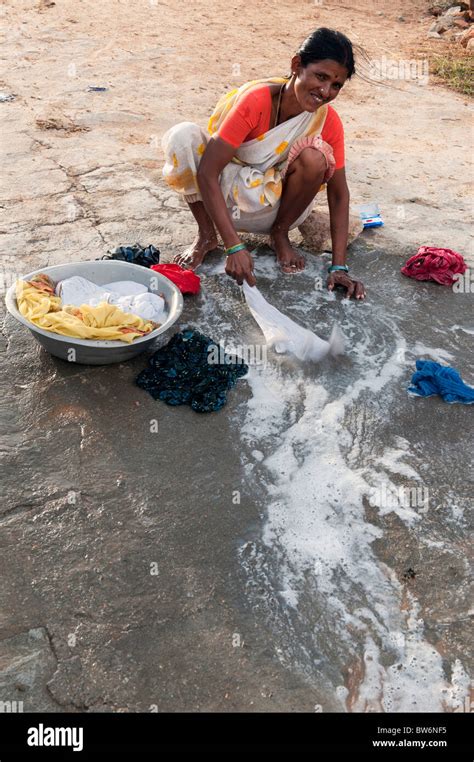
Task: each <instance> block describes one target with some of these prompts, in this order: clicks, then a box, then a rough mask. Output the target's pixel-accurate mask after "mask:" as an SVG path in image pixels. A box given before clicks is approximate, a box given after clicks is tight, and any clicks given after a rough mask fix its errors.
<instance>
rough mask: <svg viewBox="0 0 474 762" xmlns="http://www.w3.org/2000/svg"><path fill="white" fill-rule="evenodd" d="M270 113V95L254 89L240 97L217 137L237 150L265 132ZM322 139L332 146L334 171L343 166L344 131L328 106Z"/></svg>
mask: <svg viewBox="0 0 474 762" xmlns="http://www.w3.org/2000/svg"><path fill="white" fill-rule="evenodd" d="M271 113H272V94H271V90H270V87H269V86H268V85H261V86H260V87H255V88H254V89H253V90H250V91H249V92H248V93H246V94H245V95H243V96H242V98H239V100H238V102H237V103H236V104H235V105H234V106H232V108H231V110H230V111H229V113H228V114H227V116H226V118H225V119H224V121H223V122H222V124H221V126H220V127H219V129H218V131H217V135H218V136H219V137H220V138H222V140H225V142H226V143H230V145H231V146H234V148H238V147H239V146H240V145H241V144H242V143H245V142H246V141H248V140H253V139H254V138H258V137H259V136H260V135H263V134H264V133H265V132H268V130H269V129H270V118H271ZM321 138H322V139H323V140H325V141H326V143H329V145H330V146H331V148H332V150H333V153H334V159H335V161H336V169H341V168H342V167H343V166H344V161H345V159H344V128H343V126H342V122H341V119H340V117H339V114H338V113H337V111H335V110H334V109H333V108H332V106H328V113H327V117H326V121H325V122H324V127H323V129H322V132H321Z"/></svg>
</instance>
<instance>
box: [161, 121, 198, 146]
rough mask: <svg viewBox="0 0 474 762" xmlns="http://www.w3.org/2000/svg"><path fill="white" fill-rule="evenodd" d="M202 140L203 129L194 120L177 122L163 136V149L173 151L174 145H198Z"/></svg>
mask: <svg viewBox="0 0 474 762" xmlns="http://www.w3.org/2000/svg"><path fill="white" fill-rule="evenodd" d="M202 142H203V129H202V127H200V126H199V125H198V124H195V123H194V122H179V123H178V124H175V125H174V126H173V127H171V128H170V129H169V130H168V131H167V132H166V133H165V135H164V136H163V140H162V144H163V149H164V150H168V151H174V150H175V148H176V147H178V146H183V145H189V146H191V147H193V146H196V147H198V146H199V145H201V143H202Z"/></svg>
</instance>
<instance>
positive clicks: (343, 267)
mask: <svg viewBox="0 0 474 762" xmlns="http://www.w3.org/2000/svg"><path fill="white" fill-rule="evenodd" d="M337 270H342V271H343V272H345V273H348V272H349V268H348V266H347V265H330V266H329V267H328V273H333V272H337Z"/></svg>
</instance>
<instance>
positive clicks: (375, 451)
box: [199, 252, 474, 712]
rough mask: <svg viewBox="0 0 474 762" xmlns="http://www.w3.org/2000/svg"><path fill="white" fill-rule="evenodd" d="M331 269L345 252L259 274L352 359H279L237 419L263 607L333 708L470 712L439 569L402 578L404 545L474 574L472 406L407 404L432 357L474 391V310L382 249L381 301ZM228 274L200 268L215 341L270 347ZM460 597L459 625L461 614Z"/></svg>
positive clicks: (243, 550) (250, 553) (253, 598)
mask: <svg viewBox="0 0 474 762" xmlns="http://www.w3.org/2000/svg"><path fill="white" fill-rule="evenodd" d="M326 266H327V257H326V258H322V259H321V258H319V259H311V260H310V261H309V262H308V266H307V269H306V271H305V272H304V273H302V274H298V275H296V276H289V277H286V278H285V277H283V276H278V274H277V272H276V270H275V266H274V260H273V259H272V258H271V257H260V258H258V259H257V263H256V274H257V278H258V286H259V288H260V289H261V291H262V293H263V294H264V296H265V298H267V299H268V300H269V301H270V302H271V303H272V304H273V305H275V306H276V307H278V308H279V309H281V310H282V311H284V312H285V313H286V314H287V315H289V316H290V317H292V318H294V319H295V320H296V321H297V322H299V323H301V324H303V325H305V326H307V327H309V328H311V329H312V330H313V331H315V332H316V333H317V334H318V335H320V336H322V337H323V338H327V337H328V336H329V334H330V331H331V328H332V325H333V323H334V322H335V321H337V322H338V323H339V325H340V327H341V328H342V331H343V333H344V334H345V336H346V340H347V354H346V355H345V356H344V357H343V358H339V359H332V360H331V359H328V360H324V361H323V362H321V363H320V364H318V365H311V364H307V365H303V364H301V363H300V362H298V361H297V360H295V359H292V358H291V357H287V356H281V355H277V354H275V353H274V352H273V351H272V350H269V351H268V353H267V358H266V362H264V363H261V364H260V365H254V366H252V367H251V368H250V372H249V374H248V376H247V379H246V380H247V382H248V385H249V387H250V390H251V397H249V398H248V399H246V400H245V402H242V403H240V404H239V405H238V406H237V408H236V409H235V410H234V412H233V420H232V426H233V428H234V429H235V433H236V436H239V438H240V443H241V459H242V469H243V478H242V482H243V484H244V485H245V487H243V489H245V492H246V494H248V495H249V496H250V497H251V498H252V500H254V501H255V502H256V503H257V504H258V505H259V506H260V507H261V518H262V523H261V527H260V529H259V531H258V532H257V533H256V532H255V531H253V530H252V532H250V533H249V534H250V536H249V537H245V538H243V539H242V542H241V543H240V546H239V548H238V554H239V558H240V563H241V569H242V580H243V584H244V585H245V588H246V595H247V597H248V600H249V602H250V604H251V606H252V607H253V609H254V610H255V611H256V612H257V611H258V612H259V614H260V615H261V616H263V617H265V619H266V620H267V621H268V622H269V623H270V626H271V631H272V633H273V635H274V643H273V647H274V650H275V654H276V655H277V657H278V658H279V659H280V661H281V662H282V663H283V664H285V665H286V666H287V667H288V668H289V669H291V670H294V671H297V672H299V673H301V674H303V675H304V676H305V678H306V679H307V680H308V681H309V683H310V684H312V685H314V686H315V689H317V690H318V695H320V696H323V698H322V699H321V706H320V709H321V710H322V711H395V712H396V711H409V712H412V711H428V712H433V711H461V710H462V709H461V707H464V706H465V702H466V696H467V694H468V691H469V678H468V674H467V669H468V663H467V655H465V654H463V653H461V654H460V655H459V653H458V654H457V655H455V654H453V655H450V654H449V653H448V654H447V653H443V654H442V653H441V652H440V650H438V649H437V648H436V647H435V645H434V644H433V643H434V640H435V639H434V638H431V639H430V638H428V637H427V634H426V626H425V622H424V619H423V606H424V600H423V599H424V589H423V568H421V570H420V569H417V570H415V569H412V568H411V567H410V569H408V571H405V573H404V574H402V573H401V569H400V568H398V567H399V562H400V559H399V553H398V551H399V549H400V548H399V547H398V544H400V546H401V545H403V544H405V543H406V544H407V545H408V544H410V543H411V544H412V545H413V544H414V547H415V549H416V548H418V551H419V552H418V553H417V552H415V555H414V559H415V560H414V562H413V563H414V564H415V566H416V564H417V563H418V561H419V559H420V558H421V557H422V555H423V558H424V557H425V556H426V553H436V554H438V555H439V556H440V558H442V560H443V562H444V563H447V562H448V560H449V559H450V558H455V559H457V561H458V563H459V564H460V565H461V568H462V569H464V570H465V575H466V576H467V573H468V570H467V563H466V561H465V559H464V555H463V553H462V549H463V547H465V544H466V543H465V537H466V532H467V526H466V525H467V511H466V508H467V505H468V500H469V493H470V490H469V488H468V487H467V486H466V480H465V474H467V473H468V472H469V464H468V458H469V455H468V453H469V448H468V447H467V446H466V443H467V437H468V433H467V417H468V415H467V414H468V413H471V412H472V410H470V409H466V408H465V407H464V406H461V405H447V404H446V403H444V402H442V400H441V399H439V398H438V399H435V398H433V399H429V400H425V399H421V398H420V399H418V398H414V397H411V396H410V395H408V394H407V388H408V386H409V381H410V378H411V374H412V373H413V371H414V370H415V359H416V358H418V357H429V358H431V359H434V360H437V361H440V362H444V363H448V364H452V365H454V366H455V367H458V369H459V370H460V371H461V373H462V375H463V377H464V378H465V380H466V381H467V382H468V383H472V379H473V376H474V373H473V370H474V369H473V366H472V364H471V365H469V364H468V359H469V358H470V355H469V352H468V346H469V345H468V342H469V340H470V334H471V332H472V329H473V325H472V323H471V324H468V323H467V322H463V319H462V315H463V314H467V298H466V296H464V302H463V296H462V295H455V294H453V292H452V291H451V290H450V289H447V288H442V287H436V286H433V285H432V284H420V283H415V282H414V281H410V280H409V279H405V278H403V276H400V275H399V267H400V264H399V262H398V259H397V258H396V257H393V256H382V255H380V254H377V253H376V252H370V253H367V252H365V253H363V260H361V261H360V262H359V263H358V266H357V272H358V274H359V276H360V277H361V278H362V279H363V280H364V282H365V283H366V285H367V286H368V293H369V298H368V300H367V301H366V302H365V303H363V304H360V303H357V304H356V303H354V302H353V301H352V302H342V301H341V297H340V296H336V295H334V294H329V293H328V292H327V291H326V290H325V289H324V288H323V289H320V288H318V283H320V282H321V280H320V279H322V280H324V278H325V276H324V273H325V270H326ZM221 271H222V265H221V264H219V265H217V266H216V265H210V266H208V267H207V268H206V267H203V268H202V272H201V273H200V274H202V275H203V276H204V278H203V285H204V289H203V292H202V296H201V297H200V300H201V303H200V304H199V316H200V318H199V325H200V330H203V331H204V332H207V333H209V335H211V336H213V337H214V338H216V339H221V340H222V341H223V342H225V343H226V344H227V345H235V344H237V345H239V344H242V343H247V344H249V343H253V342H256V343H262V342H263V337H262V334H261V333H260V331H259V329H258V326H257V325H256V323H255V322H254V321H253V319H252V317H251V316H250V314H249V312H248V310H247V308H246V305H245V303H244V302H243V300H242V297H241V295H240V293H239V289H238V288H237V287H236V286H235V284H233V283H232V282H231V281H230V279H228V278H226V277H225V276H222V275H221V274H220V273H221ZM315 284H316V289H315ZM471 362H472V361H471ZM466 411H467V412H466ZM463 432H465V434H464V435H463ZM447 449H448V450H449V452H450V456H449V458H446V454H445V451H446V450H447ZM453 460H454V461H455V462H456V465H457V468H456V469H455V470H453V469H452V461H453ZM421 550H422V551H423V554H422V553H421ZM417 575H418V579H420V577H421V579H420V587H419V589H420V591H421V592H420V593H418V592H417V589H415V587H414V584H413V580H414V579H415V578H417ZM440 595H443V591H442V590H441V591H440ZM445 597H446V600H443V601H442V602H441V604H440V607H441V609H442V611H443V613H444V616H445V619H446V620H447V621H452V620H456V617H457V616H459V617H461V614H460V613H459V612H457V611H456V610H455V609H454V607H453V604H452V603H451V601H450V596H445ZM452 607H453V608H452Z"/></svg>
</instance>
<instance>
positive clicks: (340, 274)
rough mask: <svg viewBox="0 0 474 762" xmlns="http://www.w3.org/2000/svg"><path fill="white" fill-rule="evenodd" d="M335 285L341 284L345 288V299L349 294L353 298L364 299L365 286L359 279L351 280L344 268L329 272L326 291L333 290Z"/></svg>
mask: <svg viewBox="0 0 474 762" xmlns="http://www.w3.org/2000/svg"><path fill="white" fill-rule="evenodd" d="M335 286H342V287H343V288H345V289H347V294H346V299H350V298H351V296H353V297H354V299H365V286H364V284H363V283H362V282H361V281H360V280H353V279H352V278H350V277H349V275H348V274H347V273H345V272H344V270H334V272H332V273H329V276H328V280H327V287H328V291H334V287H335Z"/></svg>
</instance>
